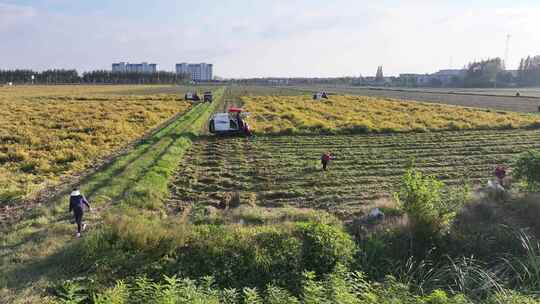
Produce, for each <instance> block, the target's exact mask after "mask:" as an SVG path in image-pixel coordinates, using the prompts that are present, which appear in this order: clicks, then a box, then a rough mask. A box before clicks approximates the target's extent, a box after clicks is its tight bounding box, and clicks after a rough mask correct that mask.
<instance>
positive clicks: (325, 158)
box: [321, 152, 332, 171]
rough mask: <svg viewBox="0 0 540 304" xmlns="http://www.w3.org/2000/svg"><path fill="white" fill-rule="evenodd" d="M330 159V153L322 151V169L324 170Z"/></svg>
mask: <svg viewBox="0 0 540 304" xmlns="http://www.w3.org/2000/svg"><path fill="white" fill-rule="evenodd" d="M331 160H332V154H331V153H330V152H325V153H323V155H322V156H321V164H322V168H323V170H324V171H326V167H327V166H328V163H329V162H330V161H331Z"/></svg>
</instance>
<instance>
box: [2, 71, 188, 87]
mask: <svg viewBox="0 0 540 304" xmlns="http://www.w3.org/2000/svg"><path fill="white" fill-rule="evenodd" d="M190 80H191V75H189V74H177V73H174V72H164V71H159V72H155V73H141V72H111V71H105V70H100V71H91V72H84V73H83V74H82V75H79V73H78V72H77V71H76V70H64V69H52V70H46V71H42V72H37V71H33V70H0V84H6V83H13V84H79V83H81V84H176V83H184V82H188V81H190Z"/></svg>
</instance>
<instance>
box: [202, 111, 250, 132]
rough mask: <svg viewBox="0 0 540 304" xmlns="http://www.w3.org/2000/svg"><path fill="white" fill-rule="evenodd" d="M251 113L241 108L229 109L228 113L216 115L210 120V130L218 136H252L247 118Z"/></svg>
mask: <svg viewBox="0 0 540 304" xmlns="http://www.w3.org/2000/svg"><path fill="white" fill-rule="evenodd" d="M248 116H249V113H246V112H244V111H243V109H240V108H229V110H228V111H227V113H216V114H214V115H213V116H212V117H211V118H210V122H209V126H208V129H209V131H210V133H213V134H216V135H246V136H251V129H250V128H249V125H248V123H247V122H246V118H247V117H248Z"/></svg>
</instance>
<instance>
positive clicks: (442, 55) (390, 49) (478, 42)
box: [0, 0, 540, 77]
mask: <svg viewBox="0 0 540 304" xmlns="http://www.w3.org/2000/svg"><path fill="white" fill-rule="evenodd" d="M538 29H540V1H539V0H523V1H520V0H485V1H482V0H468V1H465V0H451V1H450V0H448V1H442V0H441V1H437V0H429V1H428V0H378V1H376V0H373V1H371V0H365V1H362V0H299V1H296V0H251V1H248V0H244V1H240V0H216V1H209V0H198V1H196V0H192V1H172V0H153V1H151V0H130V1H117V0H116V1H113V0H85V1H82V0H79V1H77V0H31V1H30V0H20V1H16V0H0V69H6V68H32V69H38V70H41V69H45V68H49V67H61V68H76V69H78V70H80V71H85V70H91V69H110V64H111V63H112V62H114V61H131V62H140V61H148V62H155V63H158V65H159V68H160V69H162V70H170V71H172V70H173V69H174V64H175V63H177V62H210V63H214V74H215V75H219V76H223V77H260V76H321V77H322V76H345V75H347V76H358V75H360V74H361V75H364V76H365V75H374V74H375V72H376V69H377V66H378V65H383V66H384V72H385V74H386V75H395V74H399V73H405V72H411V73H427V72H434V71H436V70H438V69H441V68H449V67H450V64H451V63H452V66H453V67H454V68H457V67H462V66H463V65H465V64H466V63H467V62H469V61H471V60H474V59H484V58H488V57H496V56H500V57H504V53H505V41H506V35H507V34H510V35H511V40H510V56H509V67H510V68H515V67H516V66H517V64H518V63H519V59H520V58H521V57H523V56H526V55H538V54H540V34H539V32H538Z"/></svg>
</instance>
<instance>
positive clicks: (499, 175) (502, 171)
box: [495, 165, 506, 186]
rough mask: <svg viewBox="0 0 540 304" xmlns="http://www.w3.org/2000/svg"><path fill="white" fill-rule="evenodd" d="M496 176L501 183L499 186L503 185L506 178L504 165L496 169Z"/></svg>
mask: <svg viewBox="0 0 540 304" xmlns="http://www.w3.org/2000/svg"><path fill="white" fill-rule="evenodd" d="M495 176H496V177H497V182H499V185H501V186H502V185H503V180H504V178H505V177H506V167H504V166H502V165H497V166H496V167H495Z"/></svg>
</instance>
